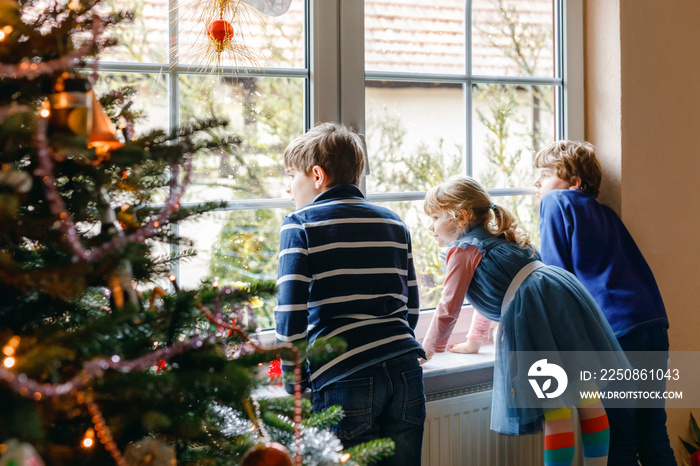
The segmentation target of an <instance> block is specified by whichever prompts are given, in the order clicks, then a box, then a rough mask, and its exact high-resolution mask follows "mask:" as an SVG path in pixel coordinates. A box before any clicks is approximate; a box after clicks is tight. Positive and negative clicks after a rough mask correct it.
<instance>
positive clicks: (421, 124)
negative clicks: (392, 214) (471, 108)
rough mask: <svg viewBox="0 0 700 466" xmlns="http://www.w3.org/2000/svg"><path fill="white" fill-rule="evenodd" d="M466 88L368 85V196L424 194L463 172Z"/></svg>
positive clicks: (429, 84) (436, 85) (428, 85)
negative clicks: (375, 193)
mask: <svg viewBox="0 0 700 466" xmlns="http://www.w3.org/2000/svg"><path fill="white" fill-rule="evenodd" d="M463 95H464V92H463V86H462V85H461V84H440V83H407V82H386V81H367V82H366V89H365V98H366V104H365V108H366V127H367V131H366V132H367V134H366V137H367V153H368V158H369V168H370V174H369V176H368V177H367V191H368V192H395V191H398V192H401V191H422V190H426V189H427V188H429V187H430V186H432V185H433V184H435V183H438V182H440V181H441V180H442V179H444V178H446V177H447V176H449V175H453V174H455V173H464V146H465V142H464V141H465V140H466V128H465V127H466V123H465V116H464V114H465V110H464V97H463Z"/></svg>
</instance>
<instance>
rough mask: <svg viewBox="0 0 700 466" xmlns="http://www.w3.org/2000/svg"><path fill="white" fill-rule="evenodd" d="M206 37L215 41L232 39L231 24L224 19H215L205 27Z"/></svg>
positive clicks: (221, 41) (220, 41)
mask: <svg viewBox="0 0 700 466" xmlns="http://www.w3.org/2000/svg"><path fill="white" fill-rule="evenodd" d="M207 37H209V39H211V40H212V41H214V42H217V43H223V42H228V41H230V40H231V39H233V26H231V23H229V22H228V21H226V20H225V19H217V20H216V21H213V22H212V23H211V24H210V25H209V27H207Z"/></svg>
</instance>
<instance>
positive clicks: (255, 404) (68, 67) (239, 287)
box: [0, 0, 391, 465]
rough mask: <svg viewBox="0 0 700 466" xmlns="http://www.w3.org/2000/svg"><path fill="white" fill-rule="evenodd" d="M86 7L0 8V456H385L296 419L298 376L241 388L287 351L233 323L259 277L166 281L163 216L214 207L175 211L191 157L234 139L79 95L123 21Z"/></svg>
mask: <svg viewBox="0 0 700 466" xmlns="http://www.w3.org/2000/svg"><path fill="white" fill-rule="evenodd" d="M98 4H99V0H70V1H68V0H66V1H59V2H55V3H54V2H49V4H47V2H41V1H39V0H20V1H19V2H16V1H14V0H0V164H1V166H0V347H1V348H3V355H2V358H3V364H2V366H0V413H1V414H0V417H1V422H0V465H10V464H18V465H29V464H33V465H38V464H56V465H64V464H65V465H74V464H75V465H77V464H80V465H84V464H100V465H103V464H113V463H115V464H119V465H125V464H128V465H137V464H138V465H159V464H168V465H171V464H193V465H194V464H197V465H208V464H212V465H214V464H239V463H242V464H292V461H294V462H295V463H296V464H302V462H303V463H304V464H335V463H339V462H344V463H346V464H364V463H367V462H369V461H372V460H375V459H377V458H380V457H382V456H384V455H386V454H387V453H390V451H391V442H389V441H377V442H373V443H370V444H365V445H362V446H359V447H355V448H353V449H352V450H348V451H343V450H342V445H341V444H340V442H339V440H338V439H337V438H336V437H335V436H334V435H333V434H332V433H331V431H330V430H328V427H329V426H330V425H332V424H333V423H334V422H337V420H338V419H339V417H340V416H342V412H340V411H339V410H337V409H331V410H329V411H328V412H325V413H317V414H314V415H310V408H309V403H308V401H307V400H302V397H301V393H300V388H299V385H297V392H296V393H295V396H294V397H293V398H292V397H287V398H284V397H283V398H277V399H263V398H261V399H258V398H257V397H255V396H253V395H252V394H253V393H254V390H255V388H256V387H258V386H259V385H260V384H261V383H263V382H264V381H265V379H266V377H265V374H260V370H259V365H260V364H263V367H265V366H264V364H267V363H268V362H269V361H271V360H275V359H277V358H279V357H280V356H281V357H284V358H285V359H290V360H296V361H297V362H300V358H301V356H300V352H299V350H298V349H297V348H295V347H291V346H285V345H281V346H276V347H269V348H263V347H261V346H260V345H259V344H258V343H256V342H255V341H254V339H252V338H251V337H250V334H251V330H252V327H246V326H244V325H243V324H242V323H243V322H250V326H253V325H254V323H253V322H254V320H252V319H250V317H251V316H250V313H251V309H252V308H253V307H255V303H256V301H257V300H260V299H261V298H264V297H268V296H271V295H273V294H274V291H275V284H274V283H266V282H260V283H247V284H236V285H230V286H223V285H221V286H220V285H219V284H218V283H215V282H213V283H203V284H202V285H201V286H200V287H198V288H197V289H180V288H179V287H178V285H177V280H176V277H175V276H174V275H172V274H171V273H170V270H169V267H170V264H171V263H172V261H173V260H176V259H177V258H178V256H177V255H171V254H164V253H163V252H162V251H164V250H166V248H164V247H163V246H164V245H165V246H168V245H171V244H177V245H180V246H182V247H181V248H180V249H179V250H180V251H183V252H182V253H180V255H181V256H182V255H188V254H191V253H192V252H191V251H190V250H189V249H188V247H187V246H188V243H187V240H186V239H183V238H180V237H178V236H176V235H174V234H173V233H172V230H171V228H170V227H171V225H174V224H176V222H178V221H180V220H182V219H185V218H190V217H196V216H197V215H201V214H203V213H204V212H207V211H209V210H211V209H215V208H217V207H219V206H220V205H219V204H217V203H208V204H204V205H198V206H196V207H184V206H181V205H180V198H181V196H182V193H183V191H184V190H185V189H186V188H187V186H188V182H189V175H190V172H191V167H192V160H193V157H195V156H196V154H198V153H201V151H208V150H213V149H217V150H226V149H227V148H231V147H232V146H235V145H236V144H238V142H239V139H238V138H237V137H235V136H231V135H227V134H226V122H224V121H220V120H218V119H215V118H214V119H208V120H202V121H198V122H196V123H194V124H192V125H190V126H187V127H181V128H179V129H178V130H177V131H174V132H170V131H163V130H154V131H150V132H149V133H147V134H145V135H142V136H138V137H136V136H135V132H134V125H137V124H138V119H139V117H140V115H139V114H138V113H137V112H134V111H133V110H131V109H130V100H129V99H130V98H131V91H130V90H129V89H122V90H119V91H116V92H112V93H109V94H107V95H103V96H96V95H95V94H94V92H93V91H92V85H93V84H94V79H95V76H96V73H97V58H98V56H99V53H100V52H101V51H102V50H103V49H105V48H106V47H110V46H111V45H114V41H113V40H112V39H110V38H108V36H107V35H105V31H106V30H108V29H109V28H110V27H111V26H113V25H115V24H118V23H120V22H121V21H124V20H127V19H128V17H129V14H128V13H117V14H109V15H106V14H102V15H101V14H99V8H98ZM90 66H92V70H90ZM159 251H160V253H159ZM320 346H323V345H320ZM325 348H327V349H324V351H338V350H339V348H340V347H339V346H338V345H335V344H329V345H327V346H326V347H325ZM309 357H324V355H322V354H320V355H316V356H314V355H309ZM298 367H299V366H298ZM292 458H293V459H292ZM271 461H277V462H276V463H270V462H271Z"/></svg>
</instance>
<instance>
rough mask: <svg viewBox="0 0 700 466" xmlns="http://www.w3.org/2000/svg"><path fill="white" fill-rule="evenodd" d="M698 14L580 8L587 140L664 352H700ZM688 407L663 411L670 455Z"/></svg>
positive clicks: (664, 5)
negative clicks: (654, 287)
mask: <svg viewBox="0 0 700 466" xmlns="http://www.w3.org/2000/svg"><path fill="white" fill-rule="evenodd" d="M698 18H700V3H698V2H695V1H691V0H676V1H672V2H668V1H663V2H662V1H658V0H585V6H584V25H585V26H584V27H585V31H586V32H585V41H586V42H585V66H586V74H585V80H586V84H585V92H586V120H585V121H586V138H587V139H589V140H590V141H591V142H593V143H594V144H595V145H597V147H598V149H599V151H600V153H601V155H602V157H603V159H604V166H605V170H606V171H605V176H606V177H608V181H607V183H606V185H605V191H604V192H603V197H602V200H603V201H604V202H608V203H610V204H611V205H612V207H613V208H616V209H618V211H621V212H622V219H623V221H624V222H625V224H626V225H627V227H628V228H629V230H630V231H631V233H632V235H633V236H634V238H635V240H636V241H637V243H638V245H639V247H640V248H641V250H642V252H643V253H644V255H645V257H646V258H647V261H648V262H649V265H650V266H651V268H652V270H653V271H654V274H655V276H656V279H657V281H658V283H659V286H660V288H661V293H662V295H663V298H664V302H665V303H666V307H667V311H668V315H669V319H670V324H671V327H670V330H669V335H670V339H671V350H672V351H691V350H692V351H697V350H700V338H699V334H700V312H698V305H697V300H698V296H697V295H696V294H695V292H696V291H697V289H698V285H699V284H700V268H699V267H698V264H700V246H698V241H697V236H698V231H700V215H698V212H700V189H698V187H697V184H698V183H697V179H698V174H699V173H700V157H699V156H698V154H697V146H698V144H697V142H696V139H697V137H698V132H699V130H700V113H699V111H700V85H698V84H700V83H699V82H698V77H699V76H700V54H698V53H697V44H698V43H700V29H699V28H698V27H697V21H698ZM699 389H700V388H699ZM693 411H694V413H695V416H696V417H700V406H698V407H696V408H694V409H693ZM688 412H689V410H687V409H670V410H668V415H669V420H668V427H669V436H670V438H671V446H672V447H673V448H674V450H675V451H676V454H677V456H678V454H679V453H680V452H681V451H682V450H683V447H682V446H681V444H680V441H679V440H678V437H679V436H682V437H687V436H688ZM678 458H679V459H680V458H681V456H678Z"/></svg>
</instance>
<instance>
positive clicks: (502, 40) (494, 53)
mask: <svg viewBox="0 0 700 466" xmlns="http://www.w3.org/2000/svg"><path fill="white" fill-rule="evenodd" d="M553 18H554V4H553V1H552V0H473V2H472V28H473V32H472V73H473V74H476V75H486V76H546V77H551V76H554V27H553V20H552V19H553Z"/></svg>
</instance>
